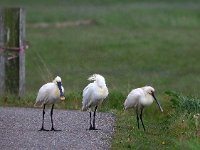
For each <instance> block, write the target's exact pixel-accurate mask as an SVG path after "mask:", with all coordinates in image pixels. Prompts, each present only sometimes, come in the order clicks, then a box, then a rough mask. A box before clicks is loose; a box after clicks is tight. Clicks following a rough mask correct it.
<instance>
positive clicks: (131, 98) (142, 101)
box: [124, 86, 163, 131]
mask: <svg viewBox="0 0 200 150" xmlns="http://www.w3.org/2000/svg"><path fill="white" fill-rule="evenodd" d="M154 93H155V89H154V88H153V87H151V86H144V87H141V88H137V89H133V90H132V91H131V92H130V93H129V94H128V96H127V98H126V100H125V102H124V107H125V109H129V108H134V109H135V111H136V115H137V125H138V129H139V118H140V120H141V122H142V126H143V128H144V131H145V127H144V123H143V120H142V112H143V109H144V107H145V106H149V105H151V104H152V103H153V99H154V100H155V101H156V103H157V104H158V106H159V108H160V111H161V112H163V109H162V107H161V105H160V103H159V101H158V100H157V99H156V97H155V94H154ZM139 111H140V116H139Z"/></svg>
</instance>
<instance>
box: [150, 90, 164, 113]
mask: <svg viewBox="0 0 200 150" xmlns="http://www.w3.org/2000/svg"><path fill="white" fill-rule="evenodd" d="M152 96H153V98H154V99H155V101H156V103H157V104H158V107H159V108H160V111H161V112H163V109H162V107H161V105H160V103H159V101H158V100H157V99H156V97H155V95H154V93H152Z"/></svg>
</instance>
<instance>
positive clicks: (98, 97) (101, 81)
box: [82, 74, 108, 130]
mask: <svg viewBox="0 0 200 150" xmlns="http://www.w3.org/2000/svg"><path fill="white" fill-rule="evenodd" d="M88 80H89V81H94V82H92V83H89V84H88V85H87V86H86V87H85V88H84V90H83V101H82V104H83V105H82V110H83V111H86V110H88V109H89V110H90V128H89V129H90V130H95V115H96V109H97V107H98V106H99V104H101V103H102V101H103V100H104V99H105V98H106V97H107V96H108V88H107V86H106V82H105V78H104V77H103V76H102V75H99V74H93V75H92V76H90V77H89V78H88ZM91 108H95V110H94V118H93V125H92V123H91Z"/></svg>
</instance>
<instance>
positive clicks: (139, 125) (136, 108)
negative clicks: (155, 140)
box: [136, 108, 140, 129]
mask: <svg viewBox="0 0 200 150" xmlns="http://www.w3.org/2000/svg"><path fill="white" fill-rule="evenodd" d="M136 115H137V116H136V117H137V125H138V129H140V125H139V116H138V108H136Z"/></svg>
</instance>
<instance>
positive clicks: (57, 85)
mask: <svg viewBox="0 0 200 150" xmlns="http://www.w3.org/2000/svg"><path fill="white" fill-rule="evenodd" d="M63 100H65V97H64V88H63V86H62V82H61V78H60V77H59V76H57V77H56V78H55V79H54V80H53V81H52V82H49V83H46V84H44V85H43V86H42V87H41V88H40V89H39V92H38V95H37V98H36V103H35V105H34V106H35V107H42V106H43V117H42V127H41V129H40V130H39V131H49V130H46V129H44V114H45V106H46V104H52V108H51V124H52V126H51V131H56V130H55V129H54V127H53V117H52V116H53V108H54V104H55V103H57V102H61V101H63Z"/></svg>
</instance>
